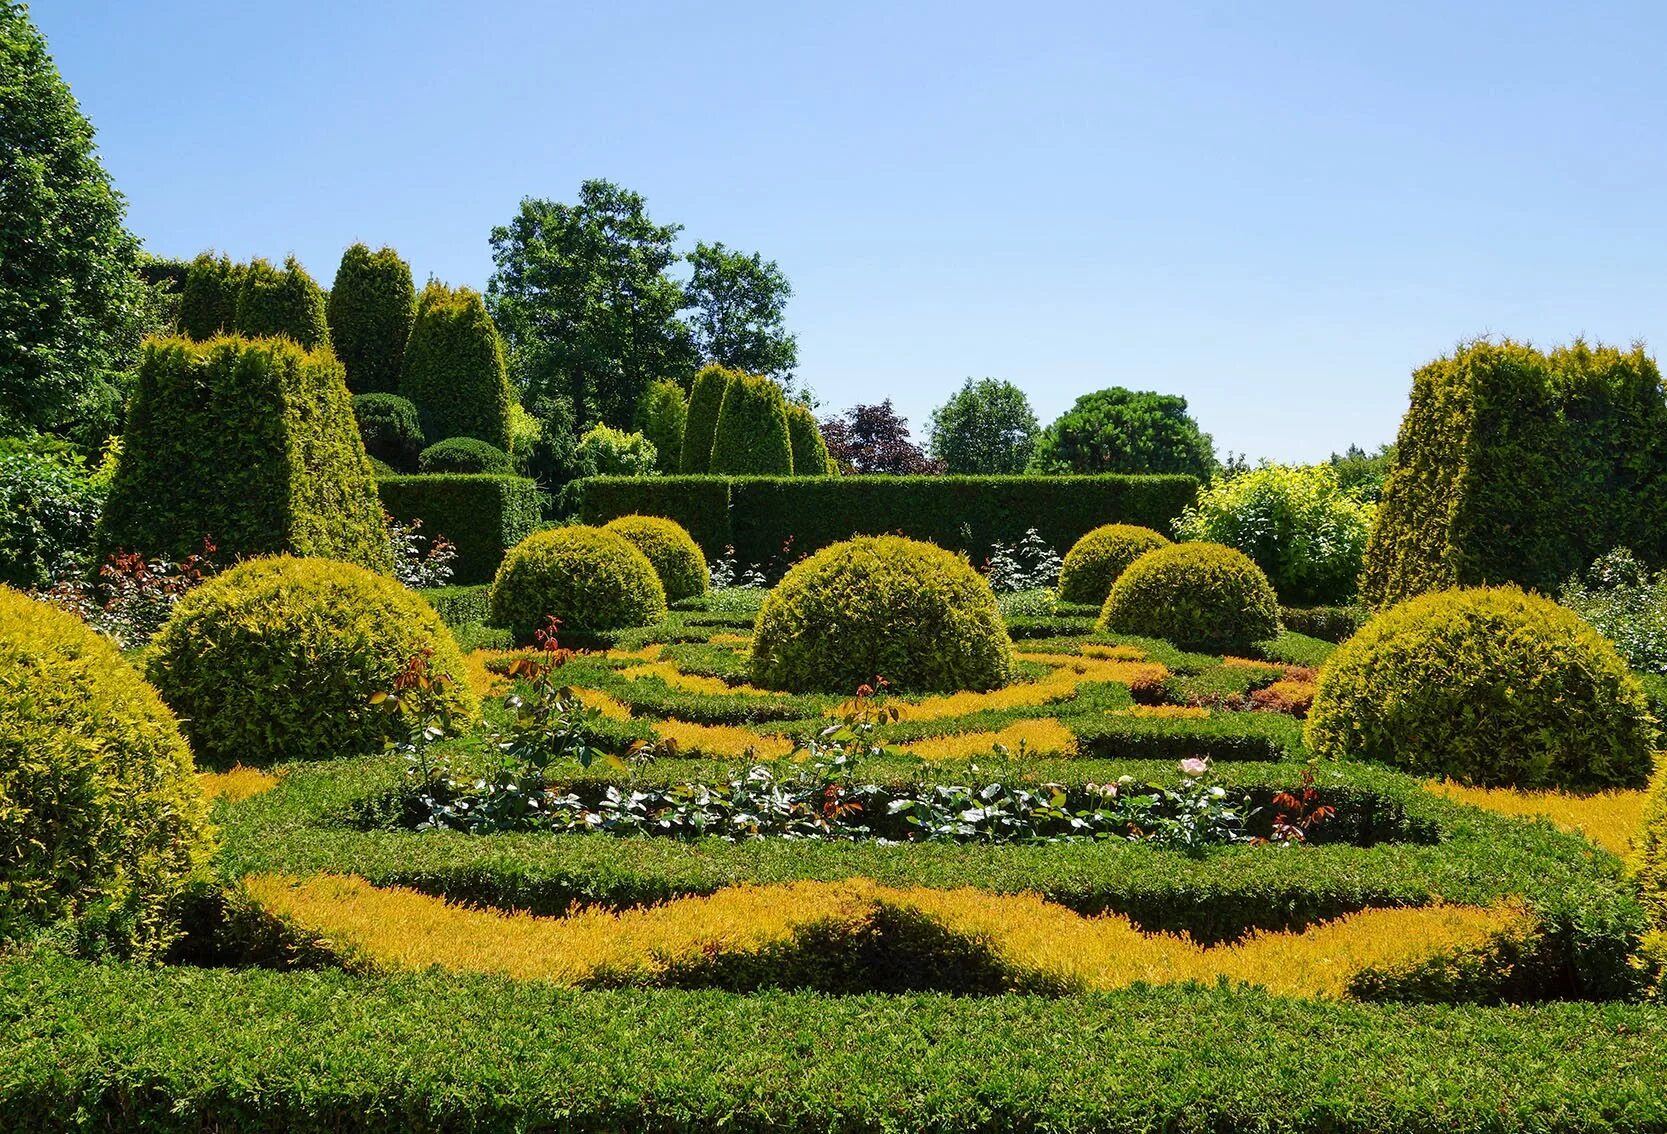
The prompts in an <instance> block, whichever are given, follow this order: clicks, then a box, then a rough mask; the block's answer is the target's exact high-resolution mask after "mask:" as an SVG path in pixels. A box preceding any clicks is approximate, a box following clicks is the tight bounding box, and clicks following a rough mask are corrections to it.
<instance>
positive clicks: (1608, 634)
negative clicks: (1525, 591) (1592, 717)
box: [1557, 547, 1667, 674]
mask: <svg viewBox="0 0 1667 1134" xmlns="http://www.w3.org/2000/svg"><path fill="white" fill-rule="evenodd" d="M1557 601H1558V602H1560V603H1562V604H1563V605H1564V606H1566V607H1568V608H1569V609H1570V610H1572V611H1574V612H1575V613H1576V614H1578V615H1579V616H1580V617H1581V618H1583V619H1585V620H1586V621H1587V622H1588V623H1590V624H1591V626H1592V627H1593V629H1595V630H1597V632H1598V633H1600V634H1602V635H1603V636H1604V637H1605V638H1608V639H1609V640H1610V641H1611V642H1613V643H1614V644H1615V648H1616V649H1617V650H1619V651H1620V653H1621V656H1622V657H1623V658H1625V659H1626V662H1627V664H1628V665H1629V666H1631V667H1632V668H1633V669H1636V670H1642V671H1643V672H1645V673H1655V674H1667V571H1650V570H1649V569H1647V568H1646V567H1645V566H1644V565H1643V564H1642V563H1640V562H1638V560H1637V558H1635V557H1634V556H1633V554H1632V552H1630V551H1628V550H1627V549H1626V548H1624V547H1618V548H1616V549H1615V550H1613V551H1611V552H1609V553H1608V554H1607V555H1601V556H1599V557H1598V559H1597V560H1596V561H1595V562H1593V564H1592V565H1591V566H1590V567H1588V568H1587V569H1586V570H1585V571H1583V572H1581V573H1580V574H1577V575H1574V576H1571V577H1570V579H1569V581H1568V582H1566V583H1564V584H1563V589H1562V591H1561V592H1560V593H1559V595H1558V598H1557Z"/></svg>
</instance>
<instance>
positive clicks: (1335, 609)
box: [1279, 606, 1367, 643]
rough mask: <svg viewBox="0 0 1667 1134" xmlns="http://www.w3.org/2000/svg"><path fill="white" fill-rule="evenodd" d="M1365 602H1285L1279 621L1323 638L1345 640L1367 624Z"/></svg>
mask: <svg viewBox="0 0 1667 1134" xmlns="http://www.w3.org/2000/svg"><path fill="white" fill-rule="evenodd" d="M1366 617H1367V611H1366V608H1365V607H1363V606H1281V607H1280V608H1279V621H1280V623H1281V624H1282V625H1283V626H1284V627H1285V629H1287V630H1289V631H1291V632H1293V633H1296V634H1303V635H1306V636H1307V637H1310V638H1318V639H1319V640H1320V641H1322V642H1334V643H1335V642H1343V641H1347V640H1348V639H1349V638H1350V637H1352V636H1353V635H1354V633H1355V631H1357V630H1359V629H1360V628H1361V627H1362V626H1364V625H1365V624H1366Z"/></svg>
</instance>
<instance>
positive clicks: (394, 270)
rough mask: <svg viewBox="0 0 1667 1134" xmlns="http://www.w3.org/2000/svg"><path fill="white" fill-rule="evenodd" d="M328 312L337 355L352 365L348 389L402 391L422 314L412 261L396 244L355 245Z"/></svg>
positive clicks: (340, 271)
mask: <svg viewBox="0 0 1667 1134" xmlns="http://www.w3.org/2000/svg"><path fill="white" fill-rule="evenodd" d="M325 314H326V315H327V316H328V318H329V321H330V341H331V342H332V343H333V344H334V345H335V348H336V357H337V358H339V359H341V361H342V365H343V366H344V367H346V368H347V388H348V389H349V390H352V391H353V392H354V393H355V394H373V393H383V394H394V393H398V392H399V377H400V368H401V365H402V364H403V362H404V359H405V341H406V340H407V339H409V338H410V337H411V322H412V320H414V319H415V318H416V315H417V288H416V285H415V284H414V283H412V282H411V265H410V264H407V263H406V262H405V261H404V260H402V259H400V257H399V253H398V252H395V251H394V250H393V249H392V248H382V249H380V250H378V251H376V252H372V251H371V250H370V249H369V248H368V247H367V246H366V245H364V244H355V245H353V246H352V247H350V248H349V249H348V250H347V251H345V252H343V253H342V259H341V266H340V267H338V268H337V269H336V282H335V283H333V284H331V285H330V298H329V300H328V301H327V303H326V304H325Z"/></svg>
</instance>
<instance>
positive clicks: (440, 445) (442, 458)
mask: <svg viewBox="0 0 1667 1134" xmlns="http://www.w3.org/2000/svg"><path fill="white" fill-rule="evenodd" d="M417 470H418V471H419V472H424V473H497V474H500V475H503V476H508V475H509V474H511V473H513V472H514V471H515V465H514V462H512V461H511V460H510V459H509V454H508V453H506V452H504V451H503V450H502V449H499V448H498V447H497V446H495V445H488V444H487V443H486V442H485V441H481V440H479V439H477V438H474V437H448V438H446V439H445V440H444V441H436V442H435V443H434V444H432V445H430V446H429V447H428V448H426V449H424V450H423V451H422V453H421V454H420V455H419V456H418V457H417Z"/></svg>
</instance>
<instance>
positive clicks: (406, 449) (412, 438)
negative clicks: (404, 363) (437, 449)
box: [353, 394, 423, 472]
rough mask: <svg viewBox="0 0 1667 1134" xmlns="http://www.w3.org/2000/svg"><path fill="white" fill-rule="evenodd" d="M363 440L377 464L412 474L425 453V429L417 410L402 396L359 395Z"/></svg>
mask: <svg viewBox="0 0 1667 1134" xmlns="http://www.w3.org/2000/svg"><path fill="white" fill-rule="evenodd" d="M353 416H354V418H355V419H356V420H357V421H358V422H359V439H360V440H361V441H363V442H364V443H365V452H367V453H369V454H370V458H371V460H373V461H381V462H382V463H383V464H386V465H389V466H391V467H393V468H395V469H399V470H403V471H405V472H410V471H412V470H414V469H415V468H416V467H417V458H418V456H419V455H420V454H421V453H422V451H423V427H422V424H421V423H420V422H419V421H418V420H417V407H416V406H414V405H412V404H411V400H410V399H409V398H402V397H400V396H399V395H398V394H359V395H357V396H355V397H354V399H353Z"/></svg>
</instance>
